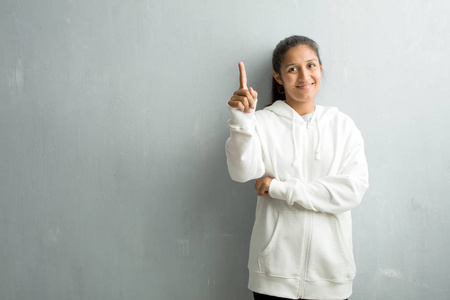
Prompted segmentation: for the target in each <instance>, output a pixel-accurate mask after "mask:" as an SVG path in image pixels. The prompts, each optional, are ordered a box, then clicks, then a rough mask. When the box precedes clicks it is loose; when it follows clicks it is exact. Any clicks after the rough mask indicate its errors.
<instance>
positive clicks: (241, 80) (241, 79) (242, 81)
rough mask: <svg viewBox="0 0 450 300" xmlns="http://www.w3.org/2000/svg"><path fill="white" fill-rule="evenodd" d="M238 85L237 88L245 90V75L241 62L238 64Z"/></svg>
mask: <svg viewBox="0 0 450 300" xmlns="http://www.w3.org/2000/svg"><path fill="white" fill-rule="evenodd" d="M239 84H240V87H239V88H241V89H247V74H246V73H245V66H244V63H243V62H242V61H240V62H239Z"/></svg>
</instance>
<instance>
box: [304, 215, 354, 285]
mask: <svg viewBox="0 0 450 300" xmlns="http://www.w3.org/2000/svg"><path fill="white" fill-rule="evenodd" d="M316 223H318V224H320V226H315V227H314V229H313V234H312V241H311V253H310V261H309V264H310V267H309V270H308V279H309V280H313V281H315V280H329V281H335V282H342V281H347V280H351V279H353V278H354V276H355V272H356V268H355V263H354V260H353V249H352V248H353V247H352V237H351V236H352V233H351V219H348V218H345V217H343V218H341V219H339V218H338V217H336V216H334V215H329V214H318V215H317V218H316Z"/></svg>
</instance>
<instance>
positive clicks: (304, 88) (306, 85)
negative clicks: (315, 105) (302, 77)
mask: <svg viewBox="0 0 450 300" xmlns="http://www.w3.org/2000/svg"><path fill="white" fill-rule="evenodd" d="M313 85H314V82H312V83H305V84H301V85H296V87H297V88H299V89H302V90H309V89H310V88H312V87H313Z"/></svg>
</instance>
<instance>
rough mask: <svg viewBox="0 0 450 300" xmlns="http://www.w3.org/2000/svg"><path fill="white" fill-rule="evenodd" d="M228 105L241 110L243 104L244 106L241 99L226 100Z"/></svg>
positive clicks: (243, 107)
mask: <svg viewBox="0 0 450 300" xmlns="http://www.w3.org/2000/svg"><path fill="white" fill-rule="evenodd" d="M228 105H229V106H231V107H234V108H237V109H239V110H240V111H242V112H244V111H245V106H244V104H242V102H241V101H237V100H230V101H228Z"/></svg>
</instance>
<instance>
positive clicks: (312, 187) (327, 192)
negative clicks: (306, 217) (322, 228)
mask: <svg viewBox="0 0 450 300" xmlns="http://www.w3.org/2000/svg"><path fill="white" fill-rule="evenodd" d="M356 131H357V132H356V133H355V136H356V138H355V139H354V142H353V146H352V147H350V150H349V151H348V153H347V155H346V157H345V158H344V159H343V161H342V162H341V165H340V167H339V171H338V172H337V174H336V175H330V176H324V177H322V178H319V179H318V180H316V181H312V182H304V181H301V180H299V179H297V178H292V179H289V180H287V181H279V180H277V179H273V180H272V182H271V183H270V187H269V195H270V196H271V197H272V198H276V199H281V200H285V201H286V202H288V203H289V204H290V205H293V204H294V203H298V204H300V205H301V206H303V207H304V208H306V209H309V210H312V211H316V212H326V213H331V214H339V213H342V212H345V211H348V210H350V209H352V208H354V207H356V206H358V205H359V204H360V203H361V200H362V198H363V196H364V193H365V192H366V190H367V188H368V187H369V175H368V166H367V162H366V156H365V154H364V141H363V139H362V137H361V134H360V132H359V131H358V130H356Z"/></svg>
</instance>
